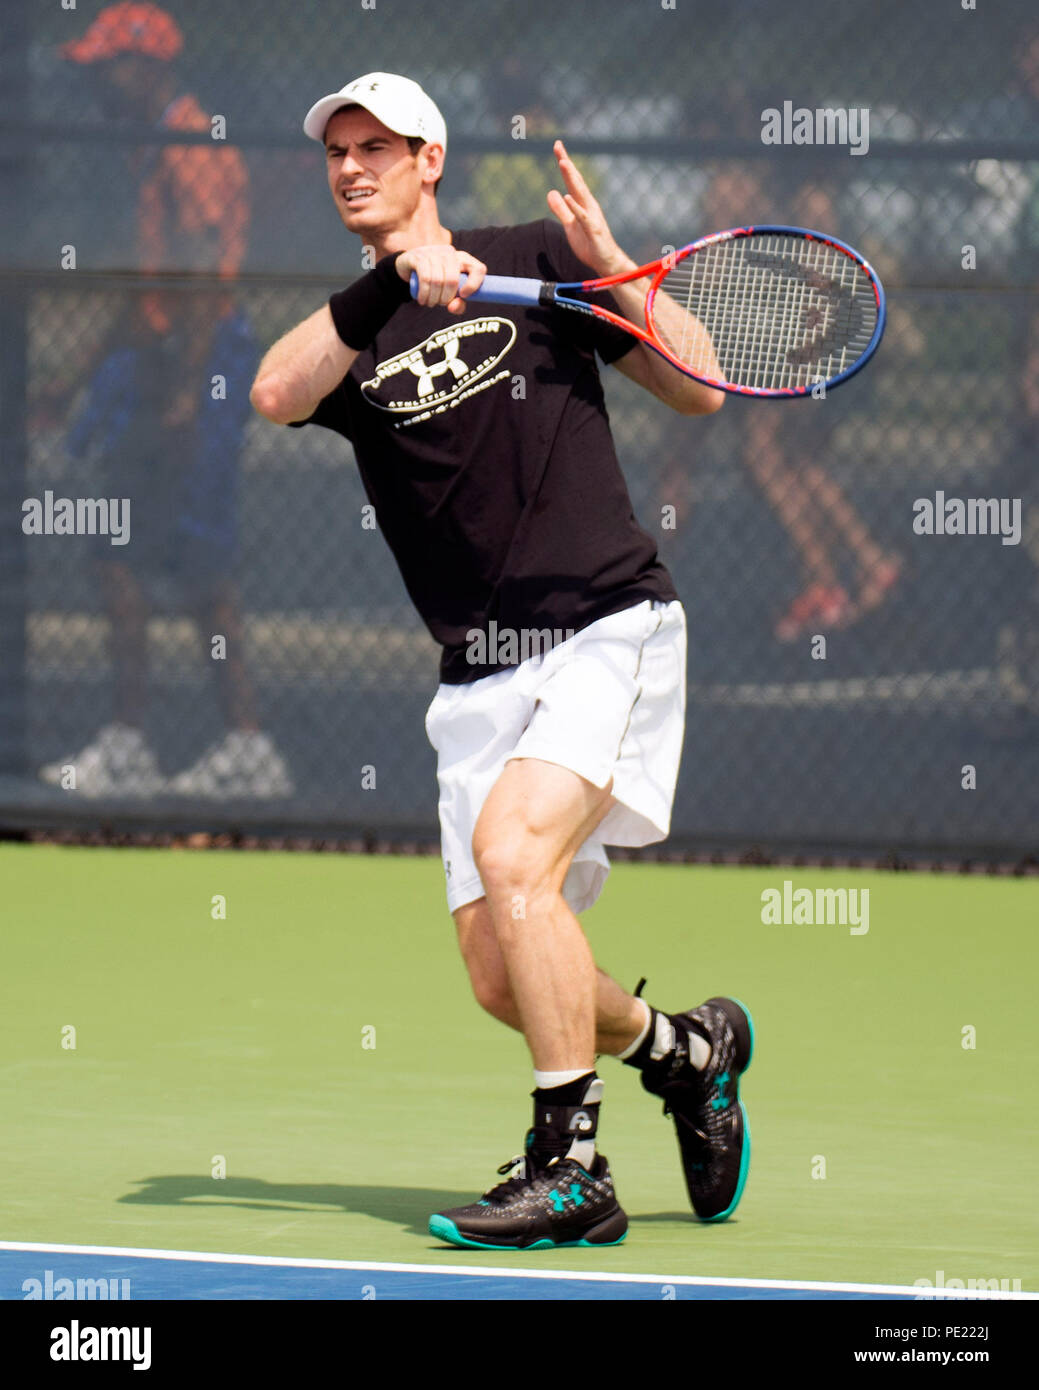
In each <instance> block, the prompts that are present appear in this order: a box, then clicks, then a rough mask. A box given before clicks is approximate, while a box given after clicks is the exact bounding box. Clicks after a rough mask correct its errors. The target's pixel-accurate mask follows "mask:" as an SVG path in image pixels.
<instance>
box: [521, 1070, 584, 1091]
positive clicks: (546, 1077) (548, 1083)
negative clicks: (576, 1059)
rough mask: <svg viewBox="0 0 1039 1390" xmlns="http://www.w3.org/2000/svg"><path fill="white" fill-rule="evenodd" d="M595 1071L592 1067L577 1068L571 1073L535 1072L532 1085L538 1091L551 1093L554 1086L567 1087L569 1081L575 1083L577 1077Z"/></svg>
mask: <svg viewBox="0 0 1039 1390" xmlns="http://www.w3.org/2000/svg"><path fill="white" fill-rule="evenodd" d="M594 1070H595V1068H594V1067H577V1068H575V1069H574V1070H573V1071H537V1070H536V1069H535V1072H534V1085H535V1086H536V1087H537V1088H538V1090H539V1091H551V1090H552V1089H553V1087H555V1086H569V1084H570V1082H571V1081H576V1080H577V1079H578V1077H581V1076H590V1075H591V1073H592V1072H593V1071H594Z"/></svg>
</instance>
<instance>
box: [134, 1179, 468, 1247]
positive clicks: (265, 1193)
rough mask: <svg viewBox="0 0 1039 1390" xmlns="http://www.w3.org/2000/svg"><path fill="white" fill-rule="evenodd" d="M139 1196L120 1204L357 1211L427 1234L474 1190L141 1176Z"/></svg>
mask: <svg viewBox="0 0 1039 1390" xmlns="http://www.w3.org/2000/svg"><path fill="white" fill-rule="evenodd" d="M139 1186H140V1189H141V1190H140V1191H139V1192H128V1193H127V1194H126V1195H125V1196H124V1197H120V1198H119V1201H120V1202H125V1203H130V1204H133V1205H141V1206H160V1207H183V1206H192V1207H245V1208H247V1209H248V1208H252V1209H254V1210H257V1211H292V1212H298V1213H305V1212H308V1211H312V1212H313V1213H314V1215H315V1216H318V1215H323V1214H326V1213H327V1212H328V1211H329V1210H336V1211H346V1212H360V1213H362V1214H363V1215H365V1216H374V1217H377V1218H378V1219H379V1220H380V1221H389V1222H392V1223H393V1225H395V1226H400V1227H403V1228H404V1229H405V1230H406V1231H408V1233H409V1234H414V1235H426V1234H427V1226H428V1222H429V1217H430V1213H431V1212H434V1211H444V1210H446V1209H448V1208H449V1207H460V1206H463V1205H464V1204H465V1203H466V1202H471V1201H472V1200H473V1194H472V1192H459V1191H454V1190H446V1189H443V1188H433V1187H412V1188H407V1187H367V1186H361V1185H357V1186H351V1185H350V1184H348V1183H307V1182H286V1183H278V1182H267V1181H266V1180H265V1179H263V1178H220V1179H214V1178H210V1177H206V1176H204V1175H201V1174H197V1173H196V1174H169V1175H166V1176H162V1177H155V1178H144V1179H142V1180H141V1183H140V1184H139Z"/></svg>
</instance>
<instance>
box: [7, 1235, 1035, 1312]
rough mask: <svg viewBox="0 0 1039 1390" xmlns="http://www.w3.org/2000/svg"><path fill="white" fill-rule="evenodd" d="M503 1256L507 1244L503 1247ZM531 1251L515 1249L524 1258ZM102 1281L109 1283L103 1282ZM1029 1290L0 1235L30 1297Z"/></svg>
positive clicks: (738, 1295)
mask: <svg viewBox="0 0 1039 1390" xmlns="http://www.w3.org/2000/svg"><path fill="white" fill-rule="evenodd" d="M495 1253H496V1254H497V1255H500V1254H501V1252H495ZM523 1258H529V1257H523V1256H519V1255H518V1256H517V1259H518V1260H519V1259H523ZM102 1281H105V1282H104V1283H102ZM921 1296H923V1297H926V1298H928V1299H933V1298H935V1297H939V1298H942V1297H944V1298H961V1299H962V1298H971V1297H976V1298H978V1297H986V1298H989V1299H991V1298H997V1297H1002V1298H1031V1299H1039V1294H1028V1293H1019V1294H1013V1293H1006V1294H996V1293H991V1292H984V1293H976V1292H974V1293H972V1292H970V1291H950V1290H927V1291H923V1290H921V1289H917V1288H907V1287H899V1286H896V1285H884V1284H829V1283H814V1282H811V1281H806V1280H777V1279H766V1280H754V1279H708V1278H690V1277H689V1276H687V1275H674V1276H670V1275H666V1274H661V1275H655V1274H570V1273H558V1272H552V1273H549V1272H547V1271H541V1270H537V1269H509V1268H501V1267H499V1266H494V1267H488V1268H486V1269H479V1268H462V1267H459V1266H453V1265H434V1264H427V1265H409V1264H380V1263H374V1262H361V1261H350V1260H301V1259H288V1258H285V1259H264V1258H261V1257H259V1256H254V1255H228V1254H202V1253H200V1252H198V1251H187V1250H185V1251H177V1250H132V1249H121V1248H119V1247H115V1246H102V1245H99V1246H88V1245H43V1244H34V1243H26V1242H21V1241H0V1300H16V1299H21V1300H26V1299H55V1300H59V1299H60V1300H67V1299H77V1298H78V1299H91V1298H93V1299H99V1298H104V1299H109V1300H117V1299H118V1300H123V1299H130V1300H138V1301H139V1300H149V1299H200V1300H216V1299H235V1300H240V1299H355V1300H362V1299H387V1298H388V1299H445V1300H450V1301H459V1300H472V1299H478V1300H484V1299H509V1300H512V1299H549V1300H553V1299H567V1300H569V1299H612V1300H618V1299H623V1300H652V1301H654V1302H660V1301H661V1300H662V1299H700V1300H720V1299H721V1300H729V1299H796V1300H804V1299H831V1300H833V1299H841V1300H849V1299H851V1300H866V1299H868V1300H877V1299H880V1300H884V1301H888V1302H892V1301H903V1302H904V1301H911V1300H914V1299H919V1298H920V1297H921Z"/></svg>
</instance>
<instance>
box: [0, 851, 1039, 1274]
mask: <svg viewBox="0 0 1039 1390" xmlns="http://www.w3.org/2000/svg"><path fill="white" fill-rule="evenodd" d="M785 879H789V880H791V882H792V883H793V885H794V887H795V888H803V887H809V888H816V887H820V886H829V887H835V888H847V889H851V888H854V889H859V890H862V889H867V888H868V889H869V894H870V899H869V930H868V932H866V933H863V934H858V935H856V934H853V933H852V932H851V931H850V930H849V927H848V926H840V925H837V924H834V925H805V924H801V925H794V924H790V925H777V924H766V923H763V922H762V920H761V913H762V904H761V894H762V891H763V890H764V889H768V888H778V889H780V890H781V889H782V885H783V882H784V880H785ZM215 895H221V896H222V897H223V898H224V899H225V900H226V919H224V920H214V917H213V915H212V913H213V908H212V903H213V899H214V896H215ZM0 916H2V931H0V952H2V958H0V1114H2V1116H3V1128H4V1160H3V1164H2V1165H0V1211H2V1212H3V1217H2V1222H0V1239H4V1240H13V1241H47V1242H55V1243H66V1244H87V1245H94V1244H96V1245H113V1246H139V1247H148V1248H162V1249H176V1250H196V1251H230V1252H241V1253H249V1254H258V1255H290V1256H308V1257H314V1258H323V1259H340V1260H379V1261H406V1262H410V1263H423V1262H430V1263H437V1262H439V1263H443V1264H451V1265H460V1264H473V1265H479V1264H480V1263H488V1264H492V1265H494V1266H498V1267H500V1266H501V1265H502V1264H503V1263H506V1262H511V1261H512V1260H515V1261H516V1262H517V1265H518V1266H519V1267H523V1268H533V1267H538V1268H544V1269H567V1270H608V1271H616V1272H618V1273H620V1272H631V1273H654V1274H655V1273H662V1274H667V1273H671V1274H685V1275H702V1276H720V1277H734V1276H735V1277H748V1278H760V1279H813V1280H840V1281H856V1282H869V1283H892V1284H912V1283H914V1282H915V1281H916V1280H919V1279H927V1280H930V1281H932V1282H934V1281H935V1280H936V1277H941V1278H943V1279H946V1280H948V1279H957V1278H958V1279H962V1280H964V1281H966V1280H968V1279H986V1280H992V1279H996V1280H1004V1279H1006V1280H1011V1281H1013V1280H1015V1279H1019V1280H1020V1281H1021V1284H1020V1287H1022V1288H1023V1289H1033V1290H1034V1289H1039V1268H1037V1265H1039V1215H1037V1204H1036V1201H1035V1192H1036V1186H1037V1183H1036V1180H1037V1176H1039V1174H1037V1167H1039V1163H1037V1143H1036V1139H1037V1120H1036V1114H1037V1101H1039V1086H1037V1063H1036V1045H1035V1030H1036V1013H1035V976H1036V970H1035V965H1036V933H1037V928H1039V884H1037V882H1036V881H1035V880H1034V879H1031V880H1029V879H1022V880H1014V879H1004V878H1000V879H984V878H976V877H959V876H939V875H928V874H911V875H910V874H904V875H894V874H882V873H866V872H852V871H844V870H834V871H821V870H815V869H783V868H768V869H761V868H755V869H739V868H707V867H703V868H699V867H697V868H693V867H683V866H678V865H655V864H645V865H635V864H624V865H619V866H617V867H616V868H615V869H614V870H613V872H612V874H611V877H610V881H609V882H608V884H607V887H606V890H605V892H604V895H603V898H602V899H601V900H600V903H599V905H598V906H597V907H596V908H595V909H593V910H592V911H591V912H590V913H588V914H586V915H585V917H584V919H583V920H584V923H585V927H586V929H587V932H588V936H589V939H590V940H591V942H592V945H593V949H594V951H595V954H596V958H597V960H598V962H599V964H600V965H601V966H602V967H603V968H604V969H606V970H608V971H609V972H610V973H611V974H613V975H615V976H616V977H617V978H618V979H619V980H620V981H622V982H623V983H625V984H626V985H627V986H628V987H629V988H632V987H634V985H635V983H636V982H637V980H638V978H639V976H640V975H645V976H646V977H647V978H648V981H649V983H648V986H647V988H646V990H645V994H646V997H647V998H648V999H650V1000H651V1001H652V1002H653V1003H655V1004H657V1005H659V1006H660V1007H662V1008H665V1009H669V1010H672V1011H677V1010H679V1009H684V1008H689V1007H691V1006H693V1005H694V1004H696V1003H698V1002H700V1001H701V1000H702V999H704V998H706V997H708V996H709V995H711V994H716V993H730V994H735V995H736V996H737V997H739V998H740V999H742V1000H743V1001H744V1002H745V1003H746V1004H747V1005H748V1007H749V1008H750V1009H751V1011H752V1013H753V1016H754V1022H755V1026H756V1030H757V1051H756V1053H755V1057H754V1062H753V1065H752V1067H751V1069H750V1071H749V1073H748V1074H747V1078H746V1081H745V1084H744V1087H743V1097H744V1100H745V1103H746V1106H747V1112H748V1116H749V1119H750V1125H751V1131H752V1134H753V1159H752V1162H751V1169H750V1178H749V1182H748V1184H747V1189H746V1194H745V1196H744V1198H743V1201H742V1204H741V1205H740V1207H739V1210H738V1211H737V1213H736V1215H735V1216H734V1217H733V1218H732V1219H731V1220H730V1221H728V1222H725V1223H722V1224H720V1225H702V1224H700V1223H698V1222H696V1221H695V1220H694V1219H693V1218H692V1217H691V1214H690V1212H689V1209H688V1205H687V1199H686V1195H685V1189H684V1185H683V1182H682V1177H681V1172H680V1168H679V1163H678V1149H677V1144H676V1142H675V1139H674V1135H673V1131H672V1128H671V1122H670V1120H665V1119H664V1118H663V1117H662V1115H661V1113H660V1103H659V1101H656V1100H654V1099H653V1098H652V1097H650V1096H648V1095H646V1094H645V1093H644V1092H643V1091H642V1089H641V1087H640V1085H639V1082H638V1077H637V1075H636V1074H635V1073H634V1072H633V1071H632V1070H631V1069H630V1068H627V1067H622V1066H621V1065H620V1064H618V1063H616V1062H614V1061H613V1060H612V1059H606V1058H604V1059H602V1061H601V1062H600V1064H599V1066H600V1074H601V1075H602V1076H603V1077H604V1079H605V1081H606V1094H605V1099H604V1104H603V1109H602V1116H601V1122H600V1146H601V1148H602V1149H603V1151H604V1152H605V1153H606V1154H607V1156H608V1157H609V1159H610V1162H611V1166H612V1167H613V1170H614V1176H615V1179H616V1183H617V1190H618V1195H619V1197H620V1200H621V1202H622V1204H623V1206H624V1207H625V1209H626V1210H627V1212H628V1215H629V1217H630V1221H631V1227H630V1231H629V1234H628V1239H627V1241H626V1243H625V1244H623V1245H621V1246H617V1247H612V1248H609V1249H604V1250H598V1251H597V1250H591V1249H565V1250H559V1251H547V1252H538V1253H534V1254H531V1253H528V1254H516V1255H510V1254H508V1253H506V1252H501V1251H494V1252H489V1253H486V1254H485V1253H484V1252H479V1251H475V1252H469V1251H462V1250H457V1249H453V1248H449V1247H446V1246H442V1245H440V1244H439V1243H438V1242H436V1241H435V1240H433V1239H432V1238H431V1237H430V1236H429V1235H428V1234H427V1231H426V1222H427V1218H428V1216H429V1214H430V1213H431V1212H433V1211H436V1210H437V1209H442V1208H444V1207H449V1206H454V1205H458V1204H460V1203H462V1202H465V1201H469V1200H471V1199H473V1198H474V1197H476V1196H477V1195H479V1193H480V1192H482V1191H483V1190H484V1189H485V1188H487V1187H489V1186H491V1185H492V1184H493V1183H494V1182H497V1181H500V1179H498V1178H497V1177H496V1175H495V1168H496V1167H497V1165H498V1164H500V1163H502V1162H503V1161H504V1160H506V1159H507V1158H509V1157H510V1156H511V1155H512V1154H514V1153H517V1152H518V1151H519V1150H520V1148H521V1146H522V1142H523V1134H524V1131H525V1129H526V1128H527V1125H528V1124H529V1122H530V1099H529V1093H530V1090H531V1088H532V1084H533V1083H532V1077H531V1072H530V1063H529V1058H528V1055H527V1052H526V1048H525V1046H524V1043H523V1040H522V1038H521V1037H520V1036H519V1035H518V1034H515V1033H511V1032H509V1031H508V1030H507V1029H506V1028H505V1027H503V1026H502V1025H501V1024H499V1023H496V1022H495V1021H494V1020H493V1019H491V1018H490V1017H488V1016H487V1015H485V1014H484V1013H483V1012H482V1011H481V1010H480V1009H479V1007H478V1006H477V1005H476V1004H475V1002H474V1001H473V999H472V997H471V994H470V992H469V987H468V982H467V979H466V976H465V973H464V970H463V967H462V964H461V959H460V957H459V955H458V952H457V948H456V946H455V941H454V929H453V925H452V923H451V920H450V918H449V917H448V915H447V911H446V907H445V904H444V894H443V882H442V871H441V867H440V864H439V862H438V861H437V860H435V859H423V858H390V857H372V858H363V857H360V858H354V857H347V856H340V855H309V854H308V855H304V854H278V853H251V854H247V853H235V852H217V851H210V852H198V851H161V850H136V849H125V850H119V849H116V850H100V849H64V848H51V847H43V846H41V847H35V846H20V845H2V846H0ZM69 1026H71V1027H73V1028H74V1029H75V1047H74V1048H71V1047H63V1046H62V1041H63V1036H64V1037H65V1039H66V1040H68V1039H69V1038H70V1037H71V1034H69V1033H67V1032H66V1033H64V1035H63V1030H66V1029H67V1028H68V1027H69ZM966 1028H973V1029H974V1030H976V1046H975V1047H974V1048H965V1047H964V1046H963V1040H964V1032H963V1030H964V1029H966ZM365 1030H374V1034H373V1033H372V1032H371V1031H368V1032H366V1031H365ZM967 1036H968V1039H969V1034H968V1035H967ZM366 1042H367V1043H368V1044H371V1043H372V1042H374V1046H370V1045H369V1046H366V1045H365V1043H366ZM221 1157H222V1159H223V1162H224V1163H225V1164H226V1177H224V1178H218V1177H214V1176H213V1172H214V1166H215V1165H219V1163H220V1159H221ZM824 1171H825V1176H822V1174H823V1172H824ZM813 1174H814V1175H813ZM939 1272H940V1275H939Z"/></svg>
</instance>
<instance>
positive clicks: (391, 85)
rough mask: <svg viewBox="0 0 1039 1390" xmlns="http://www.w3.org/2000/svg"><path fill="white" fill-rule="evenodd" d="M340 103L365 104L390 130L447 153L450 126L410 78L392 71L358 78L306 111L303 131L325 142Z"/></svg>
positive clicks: (344, 104) (342, 104)
mask: <svg viewBox="0 0 1039 1390" xmlns="http://www.w3.org/2000/svg"><path fill="white" fill-rule="evenodd" d="M341 106H363V107H364V109H365V110H366V111H370V112H371V113H372V115H373V116H374V117H375V119H376V120H378V121H382V123H383V125H384V126H386V127H387V129H388V130H393V131H396V133H397V134H398V135H420V136H421V137H422V139H423V140H425V141H426V143H427V144H437V145H442V146H443V147H444V152H445V153H446V152H447V126H446V125H445V123H444V118H443V116H442V115H441V114H440V112H439V110H438V109H437V107H436V104H435V103H434V102H432V101H431V100H430V98H429V97H428V96H426V94H425V92H424V91H423V90H422V88H421V87H420V86H419V85H418V83H417V82H412V80H411V78H410V77H398V76H397V74H396V73H393V72H369V73H366V74H365V76H364V77H355V78H354V80H353V81H352V82H350V83H348V84H347V85H346V86H345V87H344V88H343V89H342V91H339V92H332V93H331V95H330V96H327V97H322V98H321V100H320V101H316V102H315V103H314V105H313V106H312V107H311V108H310V110H309V111H308V112H307V114H306V118H305V119H304V121H303V130H304V133H305V134H306V135H309V136H310V138H311V140H320V141H322V142H324V138H325V127H326V126H327V125H328V121H329V117H330V116H331V115H332V113H333V112H334V111H338V110H339V108H340V107H341Z"/></svg>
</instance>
